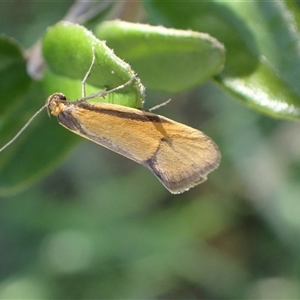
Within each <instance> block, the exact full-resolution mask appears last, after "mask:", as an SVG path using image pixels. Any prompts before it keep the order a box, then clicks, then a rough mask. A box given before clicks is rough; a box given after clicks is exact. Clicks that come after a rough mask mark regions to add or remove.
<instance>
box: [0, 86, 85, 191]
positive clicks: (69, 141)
mask: <svg viewBox="0 0 300 300" xmlns="http://www.w3.org/2000/svg"><path fill="white" fill-rule="evenodd" d="M45 101H46V97H45V95H44V92H43V86H42V84H41V83H35V84H33V85H32V89H31V90H30V93H29V94H28V95H27V96H26V97H24V98H23V99H22V101H21V102H20V105H19V106H18V107H17V108H16V109H15V110H14V111H13V113H12V114H11V115H10V117H9V118H6V119H5V122H3V127H2V129H3V130H2V131H1V146H2V141H3V144H4V141H8V140H10V139H11V138H12V137H13V136H14V135H15V134H16V133H17V132H18V130H20V128H21V127H22V126H24V124H25V123H26V122H27V121H28V120H29V118H30V117H31V116H32V115H33V114H34V113H35V112H36V111H37V110H38V109H39V108H40V107H41V106H42V105H43V104H44V103H45ZM38 103H39V104H38ZM80 140H81V139H80V138H79V137H77V136H75V135H74V134H72V133H70V132H69V131H67V130H65V129H64V128H63V127H62V126H60V125H59V124H58V122H57V120H56V118H51V119H50V118H49V117H48V115H47V112H46V110H45V111H44V112H42V113H41V115H39V116H38V117H37V118H36V119H35V120H34V121H33V122H32V123H31V124H30V126H29V127H28V128H27V129H26V130H25V132H24V133H23V134H22V135H21V136H20V137H19V138H18V139H17V140H16V141H15V142H14V143H13V144H12V145H10V146H9V148H8V149H6V150H5V151H3V152H1V155H0V195H1V196H5V195H10V194H14V193H17V192H19V191H20V190H22V189H24V188H26V187H28V185H30V184H32V183H33V182H35V181H36V180H38V179H40V178H41V177H42V176H44V175H46V174H47V173H49V172H50V171H51V170H53V169H54V168H55V167H56V166H57V165H58V163H59V162H61V160H62V159H63V158H64V157H65V156H66V154H67V153H68V152H69V151H70V150H71V149H72V148H74V145H76V144H77V143H78V142H79V141H80Z"/></svg>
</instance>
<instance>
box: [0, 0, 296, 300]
mask: <svg viewBox="0 0 300 300" xmlns="http://www.w3.org/2000/svg"><path fill="white" fill-rule="evenodd" d="M99 3H100V2H99ZM96 4H97V3H93V5H96ZM71 5H72V3H71V2H66V1H61V2H55V5H53V3H52V2H31V1H24V2H19V1H9V2H2V3H1V10H0V28H1V33H2V35H1V37H0V45H1V47H0V73H1V75H2V76H1V83H0V91H1V94H0V101H1V109H0V136H1V145H0V146H2V145H3V144H4V143H5V142H6V141H8V140H9V139H10V138H11V137H12V136H13V134H14V133H15V132H17V130H18V129H19V128H20V127H21V126H22V125H23V124H24V123H25V122H26V121H27V120H28V119H29V117H30V116H31V115H32V114H33V113H34V112H35V111H36V110H37V109H38V108H40V107H41V106H42V105H43V104H44V102H45V100H46V98H47V96H48V95H49V93H52V92H55V91H60V92H63V93H65V94H68V95H69V93H70V97H74V98H75V97H76V95H78V96H77V97H80V88H81V87H80V79H81V76H82V74H84V70H85V69H86V66H88V65H89V61H90V54H87V53H86V52H85V51H90V44H88V45H87V46H86V49H87V50H84V49H83V48H84V45H80V47H83V48H80V47H79V49H81V50H80V52H82V53H83V55H82V57H81V56H79V57H78V55H77V56H76V55H75V56H73V55H74V53H75V54H76V51H78V50H77V49H75V50H74V52H71V51H72V50H71V49H68V47H69V43H66V44H67V45H62V44H63V43H61V42H60V41H59V39H58V40H57V42H56V43H57V47H60V49H62V50H60V52H64V53H63V54H62V61H61V62H60V63H59V65H61V67H62V69H64V70H65V68H66V67H67V68H69V67H70V68H71V71H70V73H71V75H74V74H75V73H76V72H74V73H73V71H72V68H74V69H76V68H77V67H78V68H79V69H80V70H79V72H78V75H77V74H75V75H74V78H75V79H74V78H72V79H71V78H68V77H62V76H63V75H65V76H71V75H70V74H64V73H60V68H59V66H58V68H57V69H55V68H54V69H53V66H52V64H51V59H53V56H51V53H50V54H49V53H48V54H49V55H50V56H49V57H48V58H47V63H48V64H49V66H50V69H51V70H49V69H48V70H46V73H45V76H44V77H43V78H42V79H41V80H36V79H32V78H31V77H30V76H29V75H27V73H26V60H25V59H24V57H25V54H24V53H25V50H24V49H27V48H28V47H29V46H31V45H33V44H34V43H35V42H36V41H37V40H38V39H40V38H42V37H44V36H45V31H46V29H47V26H53V25H54V24H55V23H56V22H58V21H60V20H61V19H62V18H63V16H64V15H65V14H66V13H67V11H68V10H69V9H70V7H71ZM12 16H14V17H13V18H12ZM116 18H119V19H121V20H125V21H131V22H134V23H136V22H139V23H151V24H153V25H164V26H166V27H169V28H176V29H180V30H181V29H191V30H195V31H201V32H204V33H209V34H210V35H211V36H213V37H214V38H217V39H218V40H219V41H220V42H221V43H224V45H225V48H226V63H225V67H224V69H223V71H222V72H221V73H220V74H219V75H217V76H215V77H214V80H213V81H207V82H206V83H204V84H202V85H201V86H197V87H196V88H193V89H191V87H192V86H196V85H197V84H195V83H194V84H192V85H191V86H190V87H189V89H185V90H184V89H182V90H180V91H181V92H180V93H178V91H177V93H176V94H174V93H173V92H174V91H171V90H166V91H164V92H158V91H156V90H154V89H151V88H148V89H147V97H146V100H147V101H146V104H145V107H146V108H149V107H152V106H153V105H156V104H159V103H161V102H163V101H165V100H167V99H169V98H172V100H173V101H172V102H171V103H170V104H169V105H168V106H165V107H163V108H161V109H160V110H159V112H158V113H159V114H162V115H166V116H167V117H170V118H172V119H175V120H178V121H181V122H183V123H186V124H188V125H191V126H193V127H195V128H201V130H203V131H204V132H205V133H207V134H208V135H209V136H211V137H212V138H213V139H214V140H215V141H216V142H217V144H218V145H219V148H220V150H221V153H222V162H221V165H220V167H219V169H218V170H216V171H215V172H213V173H212V174H211V175H210V176H209V179H208V180H207V181H206V182H205V183H204V184H202V185H200V186H198V187H196V188H193V189H191V190H190V191H189V192H186V193H184V194H182V195H176V196H174V195H171V194H169V192H168V191H167V190H165V189H164V187H163V186H161V184H160V183H159V182H158V180H157V179H156V178H155V177H154V176H153V175H152V174H151V173H150V172H149V171H148V170H146V169H145V168H143V167H141V166H139V165H137V164H135V163H133V162H131V161H129V160H127V159H126V158H123V157H121V156H119V155H117V154H114V153H112V152H110V151H108V150H106V149H104V148H102V147H99V146H97V145H94V144H93V143H90V142H84V143H83V141H82V139H80V138H78V137H76V136H74V134H72V133H70V132H68V131H67V130H65V129H64V128H62V127H61V126H59V125H58V124H57V121H56V120H55V118H51V119H50V120H49V118H48V117H47V116H46V112H45V113H44V114H43V115H41V116H39V117H38V118H37V119H36V120H35V121H34V122H33V123H32V124H31V125H30V126H29V128H28V129H27V130H26V131H25V132H24V134H23V135H22V136H21V137H20V138H19V139H18V140H17V141H16V142H15V144H14V145H12V146H11V147H10V148H9V149H7V150H5V151H4V152H2V153H1V154H0V192H1V195H2V197H1V202H0V205H1V209H0V228H1V229H0V299H16V298H18V299H50V298H51V299H71V298H74V299H104V298H105V299H116V298H118V299H120V298H122V299H129V298H130V299H146V298H147V299H149V298H154V299H220V298H222V299H238V298H244V299H246V298H249V299H272V298H273V299H274V298H277V299H298V298H299V297H300V280H299V273H300V264H299V261H300V260H299V258H300V255H299V253H300V243H299V233H300V221H299V220H300V218H299V215H300V211H299V212H298V206H299V205H298V199H299V198H298V197H299V195H300V184H299V183H300V172H299V167H300V158H299V149H300V138H298V135H297V133H298V132H299V129H300V128H299V124H298V123H296V122H291V121H285V120H278V119H272V118H270V117H268V116H266V115H261V114H260V113H259V112H258V111H263V112H264V113H267V114H269V115H272V116H276V117H280V118H293V119H298V117H299V113H298V110H299V87H298V84H297V80H298V78H299V74H298V72H299V70H300V68H298V64H299V58H298V56H299V54H298V52H299V51H298V44H299V30H298V28H299V7H298V5H297V3H296V2H293V1H259V2H257V1H255V2H248V1H240V2H236V1H229V2H221V1H220V2H219V1H211V2H202V1H193V2H189V1H185V2H184V3H183V2H170V1H169V2H166V1H145V2H140V3H139V2H122V3H121V2H119V3H117V2H116V3H112V2H111V5H110V6H106V7H105V9H104V10H103V11H102V13H99V15H98V16H93V18H92V20H89V22H87V23H86V24H85V25H86V26H88V28H89V29H92V30H94V31H95V34H99V35H100V32H101V30H100V29H101V26H102V25H101V24H103V23H100V24H99V19H116ZM104 24H105V23H104ZM106 24H107V23H106ZM105 26H107V25H105ZM51 28H52V29H53V27H51ZM54 28H55V27H54ZM99 28H100V29H99ZM52 29H50V30H52ZM119 29H120V28H119ZM119 29H118V30H119ZM180 30H179V31H180ZM48 33H49V31H48ZM102 33H103V32H102ZM113 33H115V32H113ZM138 33H139V31H138V32H134V33H133V35H132V34H131V33H130V32H129V35H127V36H126V38H127V39H125V40H124V44H125V45H124V48H123V49H122V44H119V45H117V44H116V45H115V46H112V48H114V47H115V48H114V50H115V52H116V53H117V55H119V56H120V57H121V59H125V61H126V62H128V63H130V58H129V56H128V57H127V55H128V53H130V51H129V50H128V49H130V48H128V47H129V46H130V42H129V41H132V43H133V41H136V38H137V37H138ZM124 34H125V33H124V32H123V37H124ZM127 34H128V33H127ZM70 36H71V34H70ZM142 36H143V35H141V37H142ZM113 37H114V35H113V34H112V35H111V36H106V38H105V39H106V40H107V44H108V46H110V43H112V42H113ZM65 38H66V37H64V38H63V39H65ZM155 38H158V39H159V36H155ZM164 38H165V37H164ZM214 38H212V39H213V40H215V39H214ZM13 39H14V40H13ZM110 39H111V40H110ZM126 40H127V42H128V43H127V44H126ZM16 41H17V42H16ZM84 41H86V40H84ZM161 41H162V45H163V46H164V47H163V48H162V49H160V50H161V52H159V51H158V52H157V53H158V55H162V56H163V55H166V53H168V51H167V48H168V47H167V46H165V44H164V43H165V41H163V40H161ZM141 43H145V40H143V39H142V38H141ZM218 43H219V42H218ZM54 44H55V43H54ZM112 45H113V44H112ZM44 46H45V45H44ZM52 47H54V46H51V47H49V48H48V50H46V51H48V52H49V51H50V52H51V48H52ZM64 47H65V48H64ZM149 47H150V46H149ZM75 48H76V47H75ZM52 49H53V48H52ZM82 49H83V50H82ZM146 50H147V49H146ZM148 50H149V49H148ZM173 50H174V49H173ZM44 51H45V50H44ZM122 51H123V52H122ZM78 52H79V51H78ZM175 52H176V51H175ZM175 52H174V53H175ZM28 53H29V52H27V57H28ZM119 53H120V54H119ZM122 53H123V54H122ZM143 53H144V54H145V53H146V54H145V56H144V57H142V60H145V59H146V58H147V55H150V54H149V53H150V52H149V53H148V54H147V51H146V52H143ZM177 54H178V53H177ZM53 55H54V57H55V55H56V56H57V57H59V54H57V53H55V51H54V50H53ZM122 55H124V57H123V56H122ZM206 55H207V53H206ZM45 56H47V55H45ZM74 57H78V61H77V60H72V59H73V58H74ZM205 57H206V58H205V60H207V62H209V56H205ZM68 59H70V64H68V63H67V62H68ZM158 61H159V67H160V68H161V69H163V68H164V67H163V66H162V65H161V60H160V59H158ZM186 61H188V60H186ZM200 61H201V60H200ZM220 61H221V60H220ZM151 62H152V64H155V57H152V58H151ZM52 63H53V62H52ZM54 64H55V61H54ZM133 64H136V66H135V67H137V68H139V67H141V66H142V65H143V64H139V63H137V62H133ZM172 64H173V65H174V66H173V67H174V70H176V64H177V61H176V60H174V61H173V62H172ZM172 64H169V67H168V68H172ZM195 64H196V62H195ZM146 66H147V64H146ZM149 66H151V64H149ZM149 66H148V67H149ZM135 67H134V70H135ZM151 67H152V66H151ZM195 67H196V65H195ZM99 68H100V70H99V69H98V67H97V69H96V72H99V73H101V66H100V67H99ZM188 68H189V69H191V68H193V66H192V64H191V65H190V66H189V67H188ZM217 69H218V67H216V68H215V72H216V71H217ZM142 70H143V68H141V70H135V71H137V72H139V73H141V80H142V83H144V81H143V78H142V72H143V71H142ZM55 71H56V72H57V73H55ZM200 71H201V70H200ZM206 71H207V69H205V70H204V72H206ZM81 72H83V73H81ZM165 72H167V70H162V73H161V74H157V80H159V81H160V83H161V82H163V78H162V77H163V76H166V75H164V74H165ZM177 72H178V74H177V76H174V80H178V78H179V79H180V77H181V76H183V74H182V73H180V72H179V71H177ZM191 73H193V74H196V72H195V73H194V70H193V71H191ZM216 74H217V72H216V73H214V72H211V73H210V74H208V73H207V75H206V76H207V78H206V79H209V77H211V76H213V75H216ZM99 76H100V75H99ZM160 76H162V77H160ZM185 76H186V75H185ZM96 77H97V76H96ZM96 77H95V78H96ZM200 77H201V76H199V78H200ZM95 78H94V79H93V78H91V82H89V83H91V84H93V85H96V86H97V82H96V80H95ZM184 79H185V80H186V78H184ZM145 80H146V81H147V79H146V78H145ZM169 80H170V78H168V81H169ZM171 80H173V79H172V78H171ZM203 80H205V78H204V79H203V78H201V80H200V81H199V84H198V85H200V82H202V81H203ZM215 82H217V85H219V86H221V87H222V88H223V89H225V90H227V91H229V92H230V93H229V94H225V93H224V92H223V91H222V90H220V89H218V87H217V86H216V85H215V84H214V83H215ZM149 83H150V81H149ZM144 84H145V83H144ZM54 85H57V88H58V89H59V90H53V89H54ZM145 85H146V88H147V87H148V86H147V84H145ZM171 85H172V84H170V86H171ZM100 87H101V86H100ZM93 88H95V86H94V87H93V86H91V87H90V89H91V90H93ZM230 94H233V95H234V96H235V97H236V98H237V99H239V100H240V101H242V102H243V103H246V104H247V105H250V106H251V107H252V108H255V110H251V109H249V107H247V106H242V105H240V103H238V102H237V101H235V100H234V99H233V98H231V96H230ZM74 98H73V99H74ZM80 141H81V142H82V143H81V145H80V146H78V147H76V148H74V145H76V144H79V142H80ZM71 149H74V150H73V153H72V155H69V156H68V158H67V159H66V160H65V162H64V164H62V165H60V167H59V168H56V170H55V171H54V172H52V173H51V174H50V175H48V176H47V177H44V176H45V175H46V174H47V173H49V172H50V170H53V169H54V168H55V167H57V165H58V164H59V163H60V162H61V161H62V160H63V158H65V157H66V156H67V154H69V153H70V150H71ZM55 154H56V155H55ZM37 179H40V181H39V182H38V183H36V184H35V185H32V183H33V182H36V180H37ZM20 182H21V183H20ZM16 183H20V184H16ZM25 187H26V188H27V190H26V191H24V188H25ZM17 192H19V193H17ZM13 193H14V194H13ZM9 194H10V196H9Z"/></svg>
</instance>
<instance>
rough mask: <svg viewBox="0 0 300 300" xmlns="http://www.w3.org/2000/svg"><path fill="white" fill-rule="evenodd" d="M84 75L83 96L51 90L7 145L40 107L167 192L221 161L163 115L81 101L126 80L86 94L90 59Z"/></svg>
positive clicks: (201, 139) (204, 141) (203, 141)
mask: <svg viewBox="0 0 300 300" xmlns="http://www.w3.org/2000/svg"><path fill="white" fill-rule="evenodd" d="M94 60H95V55H94V51H93V61H92V64H91V67H90V69H89V71H88V73H87V74H86V76H85V78H84V80H83V97H82V98H81V99H79V100H77V101H68V100H67V99H66V97H65V96H64V95H63V94H61V93H55V94H53V95H51V96H50V97H49V98H48V99H47V101H46V103H45V105H44V106H43V107H42V108H41V109H40V110H39V111H38V112H36V113H35V114H34V115H33V117H32V118H31V119H30V120H29V121H28V122H27V123H26V124H25V126H24V127H23V128H22V129H21V130H20V131H19V133H18V134H17V135H16V136H15V137H14V138H13V139H12V140H11V141H10V142H9V143H7V144H6V145H5V146H3V147H2V148H1V149H0V152H1V151H2V150H4V149H5V148H6V147H7V146H9V145H10V144H11V143H12V142H13V141H14V140H15V139H16V138H17V137H18V136H19V135H20V134H21V133H22V132H23V131H24V129H25V128H26V127H27V126H28V125H29V123H30V122H31V121H32V120H33V119H34V118H35V117H36V115H37V114H39V113H40V112H41V111H42V110H43V109H44V108H48V109H49V111H50V112H51V114H53V115H55V116H56V117H57V119H58V122H59V123H60V124H61V125H62V126H64V127H65V128H67V129H69V130H70V131H72V132H74V133H76V134H78V135H80V136H82V137H84V138H86V139H88V140H91V141H93V142H95V143H97V144H99V145H102V146H104V147H106V148H108V149H110V150H112V151H115V152H117V153H119V154H121V155H123V156H125V157H128V158H129V159H132V160H134V161H135V162H137V163H139V164H141V165H144V166H146V167H147V168H148V169H149V170H150V171H151V172H152V173H153V174H154V175H156V176H157V178H158V179H159V180H160V181H161V183H162V184H163V185H164V186H165V187H166V188H167V189H168V190H169V191H170V192H171V193H174V194H176V193H182V192H184V191H187V190H188V189H190V188H191V187H193V186H195V185H198V184H199V183H201V182H203V181H205V180H206V178H207V175H208V174H209V173H210V172H212V171H213V170H214V169H216V168H217V167H218V165H219V162H220V157H221V155H220V152H219V150H218V147H217V146H216V144H215V143H214V142H213V141H212V140H211V139H210V138H209V137H208V136H206V135H205V134H204V133H202V132H201V131H199V130H196V129H194V128H191V127H189V126H186V125H184V124H181V123H177V122H175V121H173V120H170V119H168V118H165V117H163V116H160V115H157V114H154V113H151V112H146V111H142V110H139V109H135V108H130V107H126V106H122V105H117V104H109V103H89V102H87V101H86V100H87V99H92V98H95V97H101V96H102V97H104V96H106V95H107V94H108V93H111V92H114V91H116V90H119V89H121V88H124V87H125V86H126V85H129V84H130V83H131V82H132V81H133V79H134V78H132V79H131V80H130V81H129V82H127V83H125V84H124V85H122V86H119V87H117V88H115V89H112V90H110V91H105V90H104V91H102V92H99V93H96V94H94V95H90V96H85V88H84V84H85V81H86V79H87V77H88V76H89V74H90V71H91V68H92V66H93V64H94Z"/></svg>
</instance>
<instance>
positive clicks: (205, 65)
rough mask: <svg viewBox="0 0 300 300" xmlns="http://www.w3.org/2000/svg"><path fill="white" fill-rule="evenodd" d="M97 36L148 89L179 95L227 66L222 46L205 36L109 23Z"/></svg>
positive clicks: (102, 27) (103, 25)
mask: <svg viewBox="0 0 300 300" xmlns="http://www.w3.org/2000/svg"><path fill="white" fill-rule="evenodd" d="M95 34H96V36H97V37H98V38H100V39H103V40H105V41H106V42H107V44H108V45H109V47H111V48H112V49H114V51H115V52H116V53H117V54H118V55H119V56H120V57H122V58H124V59H125V60H126V61H128V62H129V63H130V64H131V65H132V66H133V68H134V69H135V70H136V71H137V72H138V74H139V77H140V78H141V80H142V81H143V83H144V84H145V85H146V87H147V88H149V89H156V90H162V91H167V92H180V91H183V90H186V89H189V88H191V87H194V86H197V85H199V84H200V83H202V82H203V81H205V80H207V79H209V78H210V77H211V76H213V75H216V74H218V73H219V72H220V70H221V69H222V68H223V65H224V59H225V53H224V52H225V51H224V47H223V45H222V44H221V43H219V42H218V41H217V40H216V39H215V38H213V37H211V36H210V35H208V34H205V33H199V32H194V31H190V30H188V31H187V30H176V29H168V28H164V27H155V26H150V25H144V24H134V23H128V22H123V21H107V22H103V23H101V24H100V25H99V26H98V27H97V28H96V29H95Z"/></svg>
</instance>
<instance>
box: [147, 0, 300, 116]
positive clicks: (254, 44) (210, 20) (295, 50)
mask: <svg viewBox="0 0 300 300" xmlns="http://www.w3.org/2000/svg"><path fill="white" fill-rule="evenodd" d="M144 5H145V7H146V9H147V11H148V12H149V14H150V15H151V16H152V18H153V19H154V20H155V21H156V22H159V23H160V24H161V23H162V24H164V25H166V26H173V27H175V28H182V29H192V30H199V31H202V32H208V33H209V34H211V35H213V36H215V37H216V38H217V39H218V40H220V41H221V42H223V43H224V45H225V48H226V54H227V56H226V63H225V68H224V70H223V72H222V73H221V74H220V76H218V77H217V81H218V83H219V84H220V85H221V86H222V87H224V88H225V89H226V90H228V91H229V92H231V93H232V94H234V95H235V96H237V98H238V99H240V100H241V101H242V102H244V103H246V104H248V105H249V106H251V107H253V108H255V109H257V110H259V111H261V112H264V113H267V114H269V115H272V116H275V117H281V118H293V119H299V117H300V86H299V82H298V81H299V79H298V78H299V77H300V54H299V53H300V52H299V42H300V34H299V24H300V13H299V8H298V7H297V6H296V4H295V2H294V1H225V2H224V1H209V2H202V1H196V2H195V1H194V2H186V3H185V4H184V5H182V3H180V2H165V1H158V0H154V1H144Z"/></svg>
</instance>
